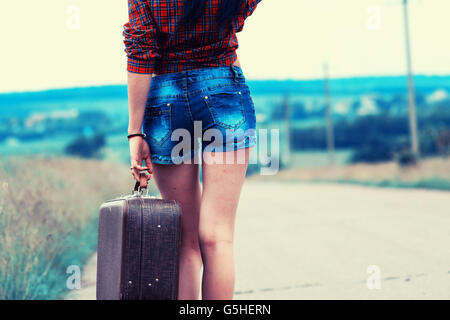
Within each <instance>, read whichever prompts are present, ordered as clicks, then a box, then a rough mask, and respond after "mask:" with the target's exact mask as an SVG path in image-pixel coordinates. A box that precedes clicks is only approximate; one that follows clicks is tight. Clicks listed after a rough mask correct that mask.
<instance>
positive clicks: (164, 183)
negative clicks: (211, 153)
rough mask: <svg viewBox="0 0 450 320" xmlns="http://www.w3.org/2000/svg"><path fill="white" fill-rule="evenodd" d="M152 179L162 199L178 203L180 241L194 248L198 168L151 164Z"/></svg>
mask: <svg viewBox="0 0 450 320" xmlns="http://www.w3.org/2000/svg"><path fill="white" fill-rule="evenodd" d="M153 177H154V179H155V182H156V185H157V187H158V189H159V192H160V193H161V196H162V198H163V199H170V200H176V201H178V202H179V203H180V205H181V210H182V215H181V225H182V226H181V228H182V240H184V242H185V244H186V242H190V245H191V246H193V247H196V246H197V245H198V223H199V213H200V200H201V186H200V181H199V166H198V165H197V164H179V165H164V164H153ZM188 245H189V243H188Z"/></svg>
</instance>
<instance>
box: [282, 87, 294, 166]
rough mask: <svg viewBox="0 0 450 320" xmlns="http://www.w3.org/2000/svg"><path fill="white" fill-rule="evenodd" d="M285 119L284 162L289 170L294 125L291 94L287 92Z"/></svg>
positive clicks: (285, 97)
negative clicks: (292, 122)
mask: <svg viewBox="0 0 450 320" xmlns="http://www.w3.org/2000/svg"><path fill="white" fill-rule="evenodd" d="M283 117H284V130H285V137H286V139H285V144H284V148H283V149H284V152H283V153H282V157H283V158H282V162H283V165H284V167H285V168H289V167H290V166H291V164H292V155H291V148H292V141H291V140H292V128H291V127H292V124H291V121H292V119H291V108H290V101H289V94H288V93H287V92H286V93H285V95H284V99H283Z"/></svg>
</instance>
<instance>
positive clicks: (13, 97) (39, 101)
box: [0, 75, 450, 117]
mask: <svg viewBox="0 0 450 320" xmlns="http://www.w3.org/2000/svg"><path fill="white" fill-rule="evenodd" d="M414 80H415V85H416V91H417V93H420V94H422V95H423V94H426V95H428V94H431V93H432V92H435V91H436V90H441V91H444V92H450V76H425V75H417V76H415V77H414ZM247 83H248V85H249V87H250V88H251V90H252V95H253V96H260V97H264V96H266V95H267V96H274V95H282V94H286V93H288V94H289V95H295V96H299V97H301V96H302V95H304V96H319V97H321V96H322V95H323V80H250V79H249V80H247ZM406 84H407V81H406V77H404V76H384V77H358V78H341V79H332V80H331V81H330V88H331V94H332V96H333V97H335V98H339V96H355V97H357V96H360V95H365V94H373V93H375V94H379V95H383V94H386V95H397V94H403V95H404V94H405V93H406V90H407V87H406ZM126 100H127V88H126V85H108V86H97V87H80V88H68V89H54V90H46V91H36V92H13V93H2V94H0V117H12V116H18V115H19V116H22V117H24V116H27V115H28V114H31V113H33V112H47V111H52V110H55V109H58V110H68V109H77V110H80V111H82V110H88V111H90V110H99V111H105V112H107V113H117V114H124V113H126V112H127V101H126Z"/></svg>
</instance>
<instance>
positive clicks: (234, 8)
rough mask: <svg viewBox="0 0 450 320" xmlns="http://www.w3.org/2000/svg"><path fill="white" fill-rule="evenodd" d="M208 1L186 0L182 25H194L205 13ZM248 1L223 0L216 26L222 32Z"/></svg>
mask: <svg viewBox="0 0 450 320" xmlns="http://www.w3.org/2000/svg"><path fill="white" fill-rule="evenodd" d="M206 1H208V0H184V15H183V17H182V19H181V22H180V24H181V25H184V26H190V25H193V24H194V23H195V22H196V21H197V19H199V18H200V17H201V16H202V15H203V13H204V12H205V7H206ZM245 1H246V0H221V1H220V7H219V14H218V16H217V20H216V24H217V25H218V26H219V28H220V29H221V30H222V29H223V28H225V27H226V26H228V25H229V24H230V23H231V21H232V20H233V19H234V18H235V17H236V16H237V15H238V14H239V11H240V10H241V8H242V5H243V2H245Z"/></svg>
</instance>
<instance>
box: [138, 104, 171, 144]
mask: <svg viewBox="0 0 450 320" xmlns="http://www.w3.org/2000/svg"><path fill="white" fill-rule="evenodd" d="M170 107H171V104H170V103H165V104H158V105H155V106H147V108H146V110H145V117H144V133H145V134H146V135H147V137H148V138H149V139H150V140H151V141H152V142H154V143H157V144H162V143H164V141H166V140H167V138H168V137H169V136H170V135H171V132H172V124H171V117H170V114H171V110H170V109H171V108H170Z"/></svg>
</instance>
